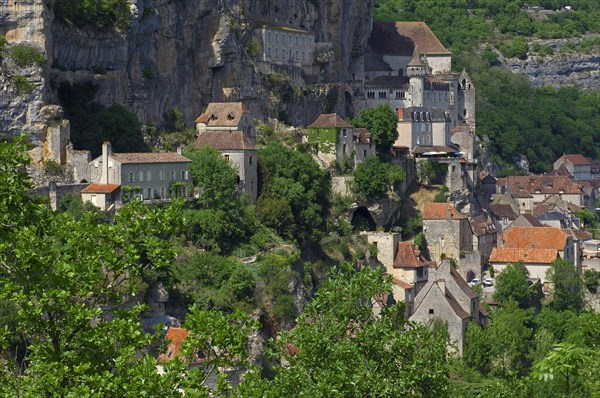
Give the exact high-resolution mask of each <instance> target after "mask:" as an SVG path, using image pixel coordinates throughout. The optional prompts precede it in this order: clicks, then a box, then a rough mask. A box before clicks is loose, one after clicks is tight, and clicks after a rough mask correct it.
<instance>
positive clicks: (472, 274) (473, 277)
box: [467, 271, 475, 282]
mask: <svg viewBox="0 0 600 398" xmlns="http://www.w3.org/2000/svg"><path fill="white" fill-rule="evenodd" d="M473 279H475V272H473V271H469V272H467V282H471V281H472V280H473Z"/></svg>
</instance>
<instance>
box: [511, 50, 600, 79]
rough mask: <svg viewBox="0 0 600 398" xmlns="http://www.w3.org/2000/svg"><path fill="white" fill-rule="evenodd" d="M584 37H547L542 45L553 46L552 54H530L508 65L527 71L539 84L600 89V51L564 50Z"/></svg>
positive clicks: (513, 68)
mask: <svg viewBox="0 0 600 398" xmlns="http://www.w3.org/2000/svg"><path fill="white" fill-rule="evenodd" d="M581 40H583V39H571V40H564V39H561V40H544V41H538V43H539V44H540V45H549V46H550V47H552V49H553V50H554V51H555V54H554V55H552V56H545V57H538V56H530V57H529V58H528V59H527V60H524V61H522V60H517V59H510V60H506V66H507V67H508V68H509V69H510V70H511V71H512V72H514V73H523V74H525V75H527V77H528V78H529V80H530V81H531V82H532V83H533V84H534V85H535V86H538V87H539V86H552V87H555V88H558V87H561V86H564V85H575V86H577V87H580V88H582V89H586V90H600V78H599V76H600V70H599V68H600V54H598V53H597V52H595V53H593V52H592V53H590V54H575V53H567V52H563V51H562V50H561V48H563V47H564V46H566V45H568V43H569V42H573V43H575V44H576V45H577V44H578V43H579V42H580V41H581Z"/></svg>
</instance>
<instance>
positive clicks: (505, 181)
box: [498, 175, 581, 195]
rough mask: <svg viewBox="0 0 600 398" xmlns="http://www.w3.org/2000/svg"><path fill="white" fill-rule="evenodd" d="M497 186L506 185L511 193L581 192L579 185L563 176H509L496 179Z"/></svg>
mask: <svg viewBox="0 0 600 398" xmlns="http://www.w3.org/2000/svg"><path fill="white" fill-rule="evenodd" d="M498 185H499V186H506V187H507V188H508V190H509V191H510V192H511V193H513V195H514V194H515V193H517V192H520V191H522V190H525V191H527V192H529V193H531V194H533V193H543V194H560V193H566V194H568V193H573V194H578V193H581V185H580V184H578V183H575V182H573V181H572V180H571V179H570V178H568V177H565V176H550V175H545V176H540V175H538V176H510V177H507V178H499V179H498Z"/></svg>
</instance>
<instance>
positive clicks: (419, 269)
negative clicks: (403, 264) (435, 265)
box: [417, 267, 423, 278]
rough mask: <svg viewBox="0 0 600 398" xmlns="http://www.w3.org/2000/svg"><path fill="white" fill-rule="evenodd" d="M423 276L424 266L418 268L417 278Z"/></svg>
mask: <svg viewBox="0 0 600 398" xmlns="http://www.w3.org/2000/svg"><path fill="white" fill-rule="evenodd" d="M422 277H423V267H418V268H417V278H422Z"/></svg>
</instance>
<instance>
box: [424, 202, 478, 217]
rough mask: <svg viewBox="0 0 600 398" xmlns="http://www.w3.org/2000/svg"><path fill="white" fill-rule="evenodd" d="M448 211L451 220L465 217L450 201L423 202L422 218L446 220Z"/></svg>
mask: <svg viewBox="0 0 600 398" xmlns="http://www.w3.org/2000/svg"><path fill="white" fill-rule="evenodd" d="M448 211H450V218H452V219H453V220H464V219H466V218H467V216H465V215H464V214H461V213H460V212H459V211H458V210H456V209H455V208H454V207H452V205H451V204H450V203H425V207H424V209H423V220H446V219H447V218H448Z"/></svg>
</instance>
